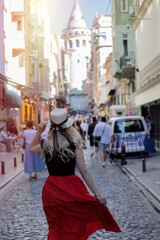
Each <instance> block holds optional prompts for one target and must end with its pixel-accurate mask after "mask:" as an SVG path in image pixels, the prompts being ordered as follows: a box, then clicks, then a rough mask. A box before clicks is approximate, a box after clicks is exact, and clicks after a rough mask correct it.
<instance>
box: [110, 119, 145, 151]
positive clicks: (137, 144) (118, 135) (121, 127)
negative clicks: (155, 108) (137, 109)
mask: <svg viewBox="0 0 160 240" xmlns="http://www.w3.org/2000/svg"><path fill="white" fill-rule="evenodd" d="M109 124H110V125H111V127H112V129H113V133H114V145H113V147H112V151H113V152H114V153H117V154H118V155H119V154H120V153H121V146H122V145H124V146H125V152H126V153H136V152H137V153H141V152H145V146H144V139H145V138H146V137H148V136H149V130H148V127H147V124H146V121H145V120H144V118H143V117H141V116H132V115H131V116H119V117H113V118H110V120H109Z"/></svg>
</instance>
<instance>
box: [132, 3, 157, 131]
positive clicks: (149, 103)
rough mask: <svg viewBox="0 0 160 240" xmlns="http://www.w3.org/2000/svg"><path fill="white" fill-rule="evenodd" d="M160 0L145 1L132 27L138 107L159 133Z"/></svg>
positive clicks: (136, 102) (136, 103)
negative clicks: (133, 32) (149, 118)
mask: <svg viewBox="0 0 160 240" xmlns="http://www.w3.org/2000/svg"><path fill="white" fill-rule="evenodd" d="M159 10H160V1H157V0H153V1H150V0H145V1H141V5H140V7H139V9H138V12H137V16H136V18H137V20H135V21H134V22H133V24H132V26H133V28H134V30H135V47H136V54H135V55H136V93H135V105H136V107H139V108H140V110H141V113H142V115H143V116H144V117H145V116H146V115H150V117H151V120H152V121H153V122H154V124H155V132H157V133H159V132H160V122H159V119H160V94H159V91H160V31H159V22H160V11H159Z"/></svg>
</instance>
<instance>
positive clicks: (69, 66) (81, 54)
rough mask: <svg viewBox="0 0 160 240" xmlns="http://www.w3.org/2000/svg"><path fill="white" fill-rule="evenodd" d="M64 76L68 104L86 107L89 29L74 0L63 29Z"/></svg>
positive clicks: (74, 106)
mask: <svg viewBox="0 0 160 240" xmlns="http://www.w3.org/2000/svg"><path fill="white" fill-rule="evenodd" d="M62 38H63V39H64V46H65V54H64V70H65V77H66V79H67V81H68V82H69V95H70V99H69V101H70V106H71V107H72V109H73V110H84V109H87V107H88V103H87V88H86V81H87V78H88V69H89V65H90V57H91V31H90V30H89V29H88V28H87V26H86V23H85V21H84V19H83V15H82V12H81V10H80V7H79V4H78V1H77V0H75V2H74V6H73V9H72V13H71V17H70V20H69V23H68V27H67V28H66V29H65V30H64V31H63V35H62Z"/></svg>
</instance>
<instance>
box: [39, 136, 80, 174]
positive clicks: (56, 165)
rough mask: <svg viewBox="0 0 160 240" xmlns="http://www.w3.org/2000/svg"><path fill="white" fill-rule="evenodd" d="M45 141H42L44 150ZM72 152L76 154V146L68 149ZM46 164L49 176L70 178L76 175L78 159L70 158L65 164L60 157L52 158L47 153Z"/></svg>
mask: <svg viewBox="0 0 160 240" xmlns="http://www.w3.org/2000/svg"><path fill="white" fill-rule="evenodd" d="M44 141H45V140H44V139H41V148H43V144H44ZM68 148H69V149H70V150H71V151H73V152H75V150H76V148H75V145H70V146H69V147H68ZM45 162H46V165H47V169H48V172H49V175H52V176H69V175H73V174H75V165H76V159H75V158H70V160H69V161H68V162H64V161H63V160H62V159H61V158H60V157H59V156H58V155H57V156H56V157H51V155H50V153H49V152H47V150H46V151H45Z"/></svg>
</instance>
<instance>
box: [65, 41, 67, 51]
mask: <svg viewBox="0 0 160 240" xmlns="http://www.w3.org/2000/svg"><path fill="white" fill-rule="evenodd" d="M65 50H67V42H65Z"/></svg>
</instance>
